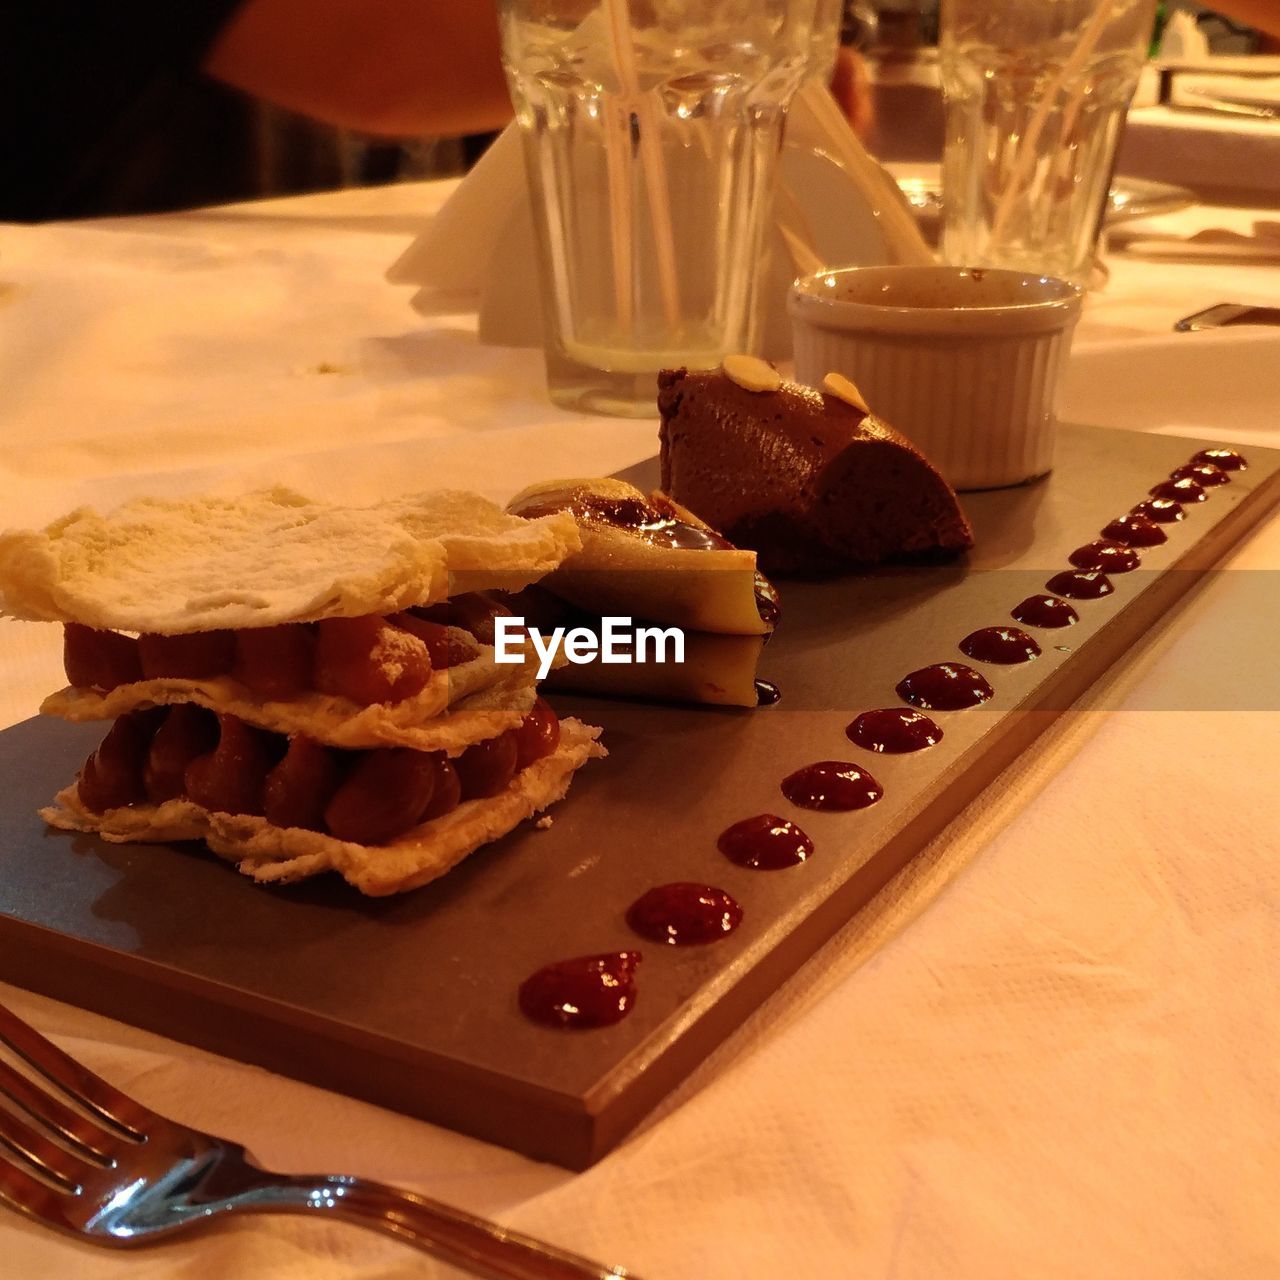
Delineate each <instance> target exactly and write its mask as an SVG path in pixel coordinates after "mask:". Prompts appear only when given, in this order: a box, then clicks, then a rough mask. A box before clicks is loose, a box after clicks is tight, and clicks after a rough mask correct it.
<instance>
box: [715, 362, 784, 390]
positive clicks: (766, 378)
mask: <svg viewBox="0 0 1280 1280" xmlns="http://www.w3.org/2000/svg"><path fill="white" fill-rule="evenodd" d="M720 367H721V368H722V369H723V370H724V373H725V377H727V378H728V379H729V381H730V382H736V383H737V384H738V386H740V387H741V388H742V389H743V390H744V391H777V389H778V388H779V387H780V386H782V375H781V374H780V373H779V372H778V371H777V369H775V368H774V367H773V365H771V364H770V363H769V362H768V361H767V360H761V359H760V357H759V356H748V355H732V356H725V358H724V359H723V360H722V361H721V363H720Z"/></svg>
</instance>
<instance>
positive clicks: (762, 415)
mask: <svg viewBox="0 0 1280 1280" xmlns="http://www.w3.org/2000/svg"><path fill="white" fill-rule="evenodd" d="M658 388H659V389H658V410H659V412H660V414H661V415H662V424H661V427H660V431H659V435H660V440H661V466H662V488H663V490H664V491H665V492H666V493H668V494H670V496H671V497H672V498H673V499H674V500H675V501H677V502H679V503H681V504H683V505H684V506H686V507H688V508H689V509H690V510H691V511H695V512H696V513H697V514H698V515H699V516H701V517H702V519H704V520H706V521H708V522H709V523H710V524H712V525H714V526H715V527H716V528H717V529H719V530H720V531H721V532H722V533H723V534H724V535H725V536H726V537H727V538H729V539H731V540H732V541H733V542H734V543H735V544H736V545H738V546H742V547H751V548H754V549H755V550H756V551H757V552H759V555H760V564H761V566H762V567H763V568H764V569H765V571H766V572H769V573H778V574H785V573H799V574H813V573H829V572H833V571H836V570H838V569H841V568H844V567H850V566H867V565H875V564H880V563H883V562H884V561H888V560H901V559H910V558H912V557H920V556H936V555H939V554H954V553H958V552H960V551H964V550H967V549H968V548H969V547H971V546H972V545H973V531H972V530H971V528H970V527H969V522H968V520H967V519H966V518H965V515H964V512H963V511H962V510H961V509H960V504H959V502H958V501H957V499H956V495H955V491H954V490H953V489H952V488H951V487H950V485H948V484H947V482H946V481H945V480H944V479H943V478H942V477H941V476H940V475H939V474H938V472H937V471H936V470H935V469H934V468H933V466H932V465H931V464H930V463H929V461H928V459H927V458H925V456H924V455H923V454H922V453H921V452H920V451H919V450H918V449H917V448H916V447H915V446H914V445H913V444H912V443H911V442H910V441H909V440H908V439H907V438H906V437H905V436H903V435H901V434H900V433H899V432H897V431H895V430H894V429H893V428H892V427H891V426H889V425H888V424H887V423H884V422H882V421H881V420H880V419H879V418H877V417H876V416H875V415H874V414H873V413H871V412H870V411H869V410H868V408H867V406H866V404H865V402H864V401H863V400H862V397H861V395H860V394H859V392H858V390H857V388H856V387H854V386H853V384H852V383H850V382H849V381H848V380H847V379H844V378H841V377H839V376H838V375H829V377H828V380H827V382H826V384H824V388H823V389H822V390H817V389H815V388H813V387H805V386H801V385H800V384H799V383H795V382H787V381H784V380H783V379H782V378H781V377H780V376H779V375H778V373H777V372H776V370H774V369H772V368H771V366H769V365H767V364H766V363H765V362H764V361H762V360H758V359H755V358H754V357H743V356H736V357H735V356H730V357H728V358H727V359H726V360H725V362H724V365H723V366H722V367H721V368H720V369H718V370H710V371H707V372H693V371H690V370H687V369H668V370H664V371H663V372H662V373H661V374H659V375H658Z"/></svg>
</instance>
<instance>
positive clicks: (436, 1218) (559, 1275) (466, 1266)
mask: <svg viewBox="0 0 1280 1280" xmlns="http://www.w3.org/2000/svg"><path fill="white" fill-rule="evenodd" d="M271 1192H272V1194H271V1196H270V1199H271V1201H272V1202H273V1203H269V1204H268V1203H261V1202H260V1206H254V1207H261V1208H264V1209H272V1210H280V1209H291V1210H296V1211H297V1212H301V1213H306V1212H317V1213H321V1214H327V1215H329V1216H332V1217H335V1218H339V1219H341V1220H342V1221H344V1222H350V1223H352V1224H354V1225H356V1226H362V1227H371V1228H372V1229H374V1230H375V1231H382V1232H385V1233H386V1234H388V1235H392V1236H395V1237H396V1238H397V1239H399V1240H403V1241H405V1242H406V1243H407V1244H412V1245H415V1246H416V1247H417V1248H419V1249H422V1250H423V1251H424V1252H426V1253H429V1254H432V1255H433V1256H434V1257H437V1258H440V1259H442V1260H443V1261H445V1262H449V1263H452V1264H453V1265H454V1266H456V1267H461V1268H462V1269H463V1270H464V1271H468V1272H470V1273H471V1274H472V1275H475V1276H482V1277H484V1280H638V1278H637V1277H636V1275H635V1273H634V1272H631V1271H627V1270H626V1269H625V1268H622V1267H609V1266H604V1265H602V1264H601V1263H598V1262H592V1261H591V1260H590V1259H589V1258H583V1257H581V1256H580V1255H578V1254H576V1253H570V1252H568V1251H567V1250H565V1249H558V1248H556V1246H555V1245H552V1244H547V1243H545V1242H544V1241H541V1240H535V1239H534V1238H533V1237H532V1236H526V1235H523V1234H521V1233H520V1232H518V1231H512V1230H509V1229H508V1228H507V1227H502V1226H499V1225H498V1224H497V1223H496V1222H488V1221H486V1220H485V1219H484V1218H476V1217H473V1216H472V1215H471V1214H469V1213H463V1212H462V1211H461V1210H460V1209H454V1208H452V1207H451V1206H449V1205H445V1204H441V1203H440V1202H439V1201H436V1200H428V1199H426V1198H425V1197H424V1196H418V1195H414V1194H413V1192H411V1191H403V1190H401V1189H400V1188H399V1187H390V1186H387V1185H386V1184H384V1183H381V1182H374V1181H373V1180H372V1179H368V1178H355V1177H344V1176H342V1175H328V1176H318V1177H312V1178H308V1177H282V1178H280V1179H279V1181H278V1182H277V1181H274V1180H273V1183H272V1187H271ZM282 1193H283V1194H282ZM264 1199H265V1197H264ZM242 1207H245V1208H248V1207H249V1205H247V1204H246V1205H243V1206H242Z"/></svg>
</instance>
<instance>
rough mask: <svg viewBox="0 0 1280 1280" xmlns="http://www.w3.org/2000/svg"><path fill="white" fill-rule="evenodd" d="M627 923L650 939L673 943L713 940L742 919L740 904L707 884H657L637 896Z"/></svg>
mask: <svg viewBox="0 0 1280 1280" xmlns="http://www.w3.org/2000/svg"><path fill="white" fill-rule="evenodd" d="M627 923H628V924H629V925H630V926H631V927H632V928H633V929H634V930H635V931H636V932H637V933H638V934H639V935H640V936H641V937H642V938H648V939H649V940H650V941H651V942H665V943H668V944H670V945H671V946H675V947H683V946H689V945H691V944H696V943H704V942H715V941H716V940H717V939H719V938H723V937H724V936H725V934H728V933H732V932H733V931H734V930H735V929H736V928H737V927H738V925H740V924H741V923H742V908H741V907H740V906H739V905H738V904H737V903H736V902H735V901H734V900H733V898H731V897H730V896H729V895H728V894H727V893H725V891H724V890H723V889H717V888H716V887H715V886H714V885H709V884H686V883H678V884H661V885H659V886H658V887H657V888H656V889H650V890H649V891H648V892H647V893H644V894H642V895H641V896H640V897H639V898H637V899H636V900H635V901H634V902H633V903H632V904H631V906H630V907H629V908H628V910H627Z"/></svg>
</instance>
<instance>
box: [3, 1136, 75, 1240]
mask: <svg viewBox="0 0 1280 1280" xmlns="http://www.w3.org/2000/svg"><path fill="white" fill-rule="evenodd" d="M2 1151H3V1148H0V1152H2ZM67 1196H68V1192H66V1191H55V1190H54V1189H53V1188H52V1187H50V1186H49V1185H48V1184H47V1183H44V1182H41V1181H40V1179H39V1178H37V1177H36V1176H35V1174H33V1173H28V1172H27V1171H26V1170H25V1169H20V1168H19V1167H18V1166H17V1165H16V1164H13V1163H11V1162H10V1161H9V1160H7V1159H4V1158H3V1156H2V1155H0V1201H3V1202H4V1203H5V1204H7V1205H9V1206H10V1208H13V1209H17V1210H19V1211H20V1212H22V1213H29V1214H31V1215H32V1216H33V1217H36V1218H39V1219H40V1220H41V1221H42V1222H48V1223H53V1224H55V1225H57V1226H67V1225H68V1223H67V1219H66V1208H67Z"/></svg>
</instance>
